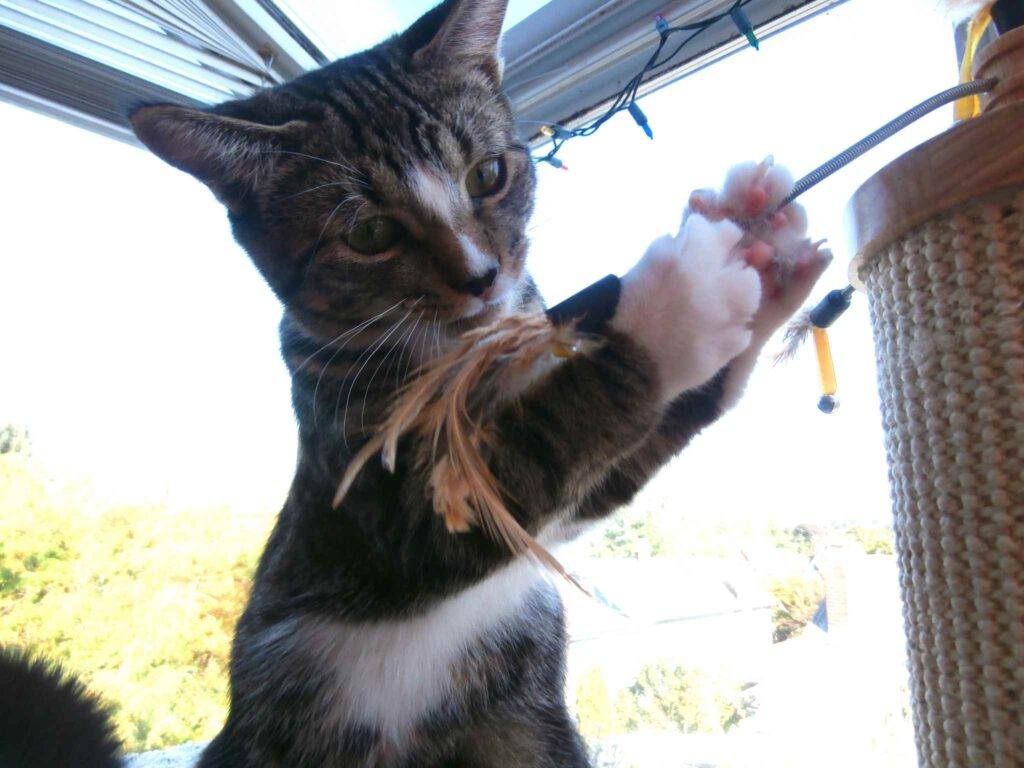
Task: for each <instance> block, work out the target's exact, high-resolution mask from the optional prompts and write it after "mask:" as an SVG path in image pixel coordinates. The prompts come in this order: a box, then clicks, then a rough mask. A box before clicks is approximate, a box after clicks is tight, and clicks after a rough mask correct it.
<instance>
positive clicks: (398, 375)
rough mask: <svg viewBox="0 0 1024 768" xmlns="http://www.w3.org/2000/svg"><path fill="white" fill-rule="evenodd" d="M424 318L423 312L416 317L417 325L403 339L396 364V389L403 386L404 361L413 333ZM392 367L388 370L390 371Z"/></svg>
mask: <svg viewBox="0 0 1024 768" xmlns="http://www.w3.org/2000/svg"><path fill="white" fill-rule="evenodd" d="M422 319H423V315H422V313H421V314H420V316H419V317H418V318H416V325H414V326H413V327H412V331H411V332H410V333H409V334H408V335H407V336H406V337H405V338H404V339H403V341H404V344H403V345H402V352H401V354H399V355H398V365H396V366H395V390H396V391H397V390H398V389H399V388H400V387H401V386H402V381H403V380H404V377H403V376H402V361H403V360H404V359H405V353H406V352H407V351H408V350H409V342H410V341H412V337H413V335H414V334H415V333H416V328H417V327H418V326H419V324H420V320H422ZM390 370H391V369H390V368H389V369H388V371H389V372H390Z"/></svg>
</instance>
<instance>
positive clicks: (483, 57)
mask: <svg viewBox="0 0 1024 768" xmlns="http://www.w3.org/2000/svg"><path fill="white" fill-rule="evenodd" d="M507 8H508V0H449V1H448V2H446V3H444V4H443V5H441V6H439V7H438V8H436V9H435V10H434V11H433V12H432V13H433V14H435V15H434V16H433V18H431V17H430V14H428V16H426V17H424V19H423V20H422V21H427V20H428V19H430V21H432V22H433V24H430V25H428V27H427V29H426V30H421V35H422V33H423V31H427V32H429V33H432V35H430V36H429V37H426V39H425V40H423V39H422V38H421V43H422V44H421V45H420V46H418V49H417V50H416V52H415V53H414V54H413V61H414V62H417V63H424V64H436V63H440V64H446V65H451V64H452V63H464V64H468V65H470V66H477V67H480V68H482V69H483V70H484V71H486V72H487V73H488V74H489V75H491V76H492V77H493V78H494V80H495V81H496V82H497V83H500V82H501V75H502V66H503V64H502V60H501V28H502V25H503V24H504V23H505V11H506V10H507ZM438 22H440V24H439V26H437V27H436V28H435V29H430V27H431V26H434V25H436V24H438ZM410 31H412V30H410ZM424 37H425V36H424Z"/></svg>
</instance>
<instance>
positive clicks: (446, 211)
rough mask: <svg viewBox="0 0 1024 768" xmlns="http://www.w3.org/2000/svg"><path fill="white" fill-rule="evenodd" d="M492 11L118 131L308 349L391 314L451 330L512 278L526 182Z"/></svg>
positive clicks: (457, 1)
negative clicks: (190, 189) (246, 265)
mask: <svg viewBox="0 0 1024 768" xmlns="http://www.w3.org/2000/svg"><path fill="white" fill-rule="evenodd" d="M506 4H507V0H448V1H447V2H445V3H443V4H442V5H440V6H438V7H437V8H435V9H434V10H432V11H430V12H428V13H427V14H426V15H424V16H423V17H422V18H421V19H420V20H419V21H417V22H416V23H415V24H414V25H413V26H412V27H410V28H409V29H408V30H407V31H405V32H404V33H402V34H401V35H398V36H396V37H393V38H391V39H389V40H387V41H385V42H383V43H381V44H380V45H378V46H376V47H375V48H372V49H370V50H368V51H365V52H363V53H359V54H356V55H354V56H350V57H348V58H345V59H341V60H339V61H336V62H334V63H333V64H330V65H328V66H326V67H324V68H322V69H320V70H317V71H315V72H310V73H308V74H306V75H303V76H302V77H299V78H297V79H296V80H294V81H292V82H290V83H287V84H285V85H282V86H279V87H276V88H272V89H268V90H265V91H262V92H260V93H257V94H256V95H254V96H252V97H251V98H248V99H244V100H240V101H233V102H228V103H225V104H221V105H219V106H217V107H213V108H212V109H208V110H199V109H190V108H186V107H179V106H171V105H155V106H146V107H142V108H140V109H137V110H135V111H134V112H133V113H132V115H131V121H132V125H133V126H134V128H135V132H136V135H137V136H138V137H139V139H141V140H142V142H143V143H144V144H146V146H148V147H149V148H150V149H151V150H152V151H153V152H155V153H156V154H157V155H159V156H160V157H161V158H163V159H164V160H166V161H167V162H168V163H170V164H171V165H174V166H176V167H178V168H180V169H182V170H184V171H187V172H188V173H190V174H192V175H193V176H195V177H196V178H198V179H200V180H201V181H203V182H204V183H205V184H207V185H208V186H209V187H210V188H211V189H212V190H213V192H214V193H215V194H216V196H217V197H218V198H219V199H220V200H221V201H222V202H223V203H224V205H225V206H226V207H227V208H228V212H229V217H230V220H231V223H232V227H233V229H234V233H235V237H236V238H237V240H238V241H239V243H241V245H242V246H243V247H244V248H245V249H246V250H247V251H248V252H249V254H250V256H251V257H252V259H253V261H254V262H255V263H256V265H257V267H258V268H259V269H260V271H261V272H262V273H263V275H264V276H265V277H266V279H267V281H268V282H269V283H270V285H271V287H272V288H273V289H274V291H275V292H276V293H277V295H278V296H279V297H280V298H281V300H282V301H283V302H284V304H285V306H286V308H287V310H288V312H289V313H290V314H291V315H292V316H293V317H294V318H295V319H296V320H297V321H298V322H300V323H301V324H302V325H303V326H304V327H306V328H307V329H308V330H309V331H310V332H312V333H313V334H314V335H317V336H325V337H326V336H327V335H329V334H333V333H336V332H337V330H338V329H339V328H342V329H343V328H344V327H345V326H346V325H350V324H351V322H352V321H353V320H358V319H362V318H365V317H370V316H372V315H374V314H376V313H378V312H380V311H381V310H383V309H385V308H387V307H389V306H391V305H394V304H396V303H397V302H401V301H405V302H406V305H407V306H409V305H411V304H412V303H413V302H419V303H418V304H417V307H418V309H420V310H427V311H428V312H430V313H432V314H433V313H436V316H437V317H438V319H443V320H447V321H449V322H452V323H457V324H459V325H462V326H464V325H466V324H470V323H472V322H474V320H478V319H483V318H485V317H487V316H489V315H491V314H493V313H494V312H495V311H497V310H498V309H499V308H501V307H508V306H510V305H511V304H512V303H513V302H515V301H516V300H517V299H518V296H519V293H520V291H521V289H522V288H523V285H524V281H525V279H526V278H525V275H524V270H523V262H524V259H525V255H526V235H525V230H526V224H527V220H528V218H529V216H530V213H531V210H532V205H533V192H534V182H535V180H534V169H533V166H532V163H531V161H530V156H529V154H528V153H527V150H526V148H525V147H524V146H523V145H522V144H520V143H519V142H518V141H517V140H516V138H515V132H514V130H513V121H512V113H511V109H510V107H509V104H508V101H507V100H506V98H505V97H504V95H503V94H502V91H501V59H500V53H499V41H500V35H501V27H502V22H503V20H504V14H505V6H506ZM430 316H431V315H428V317H430Z"/></svg>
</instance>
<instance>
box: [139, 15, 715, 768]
mask: <svg viewBox="0 0 1024 768" xmlns="http://www.w3.org/2000/svg"><path fill="white" fill-rule="evenodd" d="M504 6H505V2H503V1H502V0H448V2H445V3H443V4H442V5H441V6H439V7H438V8H436V9H435V10H433V11H431V12H429V13H428V14H426V15H425V16H424V17H423V18H422V19H421V20H420V21H419V22H417V23H416V24H415V25H414V26H413V27H411V28H410V29H409V30H408V31H407V32H405V33H403V34H402V35H400V36H398V37H395V38H393V39H391V40H388V41H385V42H384V43H382V44H381V45H379V46H377V47H375V48H372V49H370V50H368V51H365V52H363V53H359V54H356V55H354V56H351V57H349V58H346V59H342V60H340V61H337V62H335V63H333V64H330V65H328V66H326V67H324V68H323V69H321V70H318V71H315V72H311V73H309V74H307V75H304V76H302V77H300V78H298V79H296V80H295V81H293V82H291V83H288V84H285V85H282V86H279V87H276V88H274V89H270V90H266V91H263V92H260V93H258V94H256V95H255V96H253V97H252V98H249V99H246V100H243V101H237V102H230V103H227V104H223V105H221V106H218V107H215V108H213V109H211V110H208V111H199V110H193V109H188V108H182V107H172V106H167V105H155V106H148V107H143V108H141V109H139V110H137V111H136V112H134V113H133V115H132V120H133V124H134V126H135V129H136V132H137V134H138V135H139V137H140V138H141V139H142V141H144V142H145V143H146V144H147V145H148V146H150V148H152V149H153V151H154V152H156V153H157V154H158V155H160V156H161V157H163V158H164V159H165V160H167V161H168V162H169V163H171V164H173V165H175V166H177V167H179V168H181V169H183V170H185V171H187V172H189V173H192V174H193V175H195V176H196V177H198V178H200V179H201V180H203V181H204V182H205V183H207V184H208V185H209V186H210V187H211V189H212V190H213V191H214V193H215V194H216V195H217V197H218V198H219V199H220V200H221V201H223V202H224V204H225V205H226V207H227V209H228V213H229V218H230V222H231V225H232V227H233V230H234V233H235V236H236V238H237V240H238V241H239V243H241V244H242V246H243V247H244V248H245V249H246V250H247V251H248V253H249V254H250V256H251V257H252V259H253V261H254V262H255V264H256V265H257V267H258V268H259V269H260V271H261V272H262V274H263V275H264V276H265V278H266V280H267V282H268V284H269V285H270V287H271V288H272V289H273V290H274V291H275V293H276V294H277V295H278V296H279V297H280V299H281V301H282V302H283V304H284V307H285V311H284V317H283V320H282V322H281V340H282V350H283V355H284V360H285V363H286V365H287V366H288V369H289V370H290V371H291V373H292V375H293V405H294V408H295V412H296V415H297V418H298V425H299V436H300V456H299V461H298V466H297V469H296V475H295V480H294V483H293V485H292V489H291V492H290V494H289V496H288V499H287V501H286V503H285V505H284V508H283V510H282V512H281V514H280V517H279V519H278V522H277V525H276V527H275V529H274V531H273V533H272V535H271V537H270V539H269V541H268V543H267V547H266V550H265V552H264V554H263V557H262V559H261V561H260V564H259V567H258V570H257V573H256V577H255V583H254V586H253V590H252V595H251V598H250V601H249V604H248V606H247V608H246V610H245V613H244V615H243V616H242V618H241V620H240V621H239V624H238V627H237V631H236V636H235V641H234V647H233V659H232V668H231V709H230V713H229V716H228V720H227V723H226V725H225V727H224V730H223V731H222V732H221V734H220V735H219V736H218V737H217V739H215V740H214V742H213V743H212V744H211V746H210V747H209V749H208V750H207V751H206V753H205V755H204V757H203V759H202V762H201V766H202V768H243V767H244V768H257V767H258V768H305V767H306V766H318V767H321V766H322V767H323V768H328V767H329V768H343V767H347V766H352V767H355V766H360V767H362V766H380V767H381V768H392V767H394V768H405V767H406V766H408V767H411V766H427V767H429V766H438V767H440V766H479V767H480V768H483V767H484V766H535V767H536V768H543V767H547V766H550V767H552V768H553V767H554V766H586V765H588V761H587V757H586V752H585V749H584V746H583V744H582V741H581V740H580V738H579V736H578V734H577V732H576V729H575V726H574V724H573V722H572V721H571V719H570V717H569V714H568V712H567V709H566V706H565V701H564V696H563V690H562V689H563V685H564V675H565V629H564V619H563V615H562V608H561V604H560V602H559V600H558V597H557V593H556V592H555V591H554V590H553V589H552V587H551V586H550V585H549V584H547V583H546V582H545V581H544V580H542V579H541V578H540V577H539V576H538V575H537V574H536V573H535V572H534V571H533V570H531V569H530V568H529V567H528V565H527V564H525V563H522V562H510V555H509V553H508V552H507V550H506V549H505V548H504V547H502V546H500V545H498V544H496V543H495V542H494V541H492V540H490V539H489V538H488V537H487V536H486V535H484V534H482V533H481V532H479V531H471V532H469V533H466V534H463V535H459V536H454V535H452V534H450V533H449V532H448V531H447V530H445V527H444V524H443V521H441V520H440V519H439V518H438V517H437V516H436V515H435V514H434V511H433V510H432V509H431V508H430V505H429V503H428V498H427V493H426V487H427V474H426V473H427V472H428V471H429V468H428V466H427V465H428V464H429V461H426V454H427V453H428V452H429V450H428V447H427V446H421V445H406V446H404V447H403V449H402V450H401V451H400V452H399V457H398V459H399V460H398V466H397V468H396V471H395V472H394V473H393V474H388V473H386V472H384V471H383V469H382V468H380V467H379V466H374V465H371V466H369V467H368V468H367V469H366V470H365V471H364V472H363V474H362V475H361V476H360V478H359V480H358V482H357V483H356V484H355V485H354V487H353V488H352V489H351V491H350V493H349V496H348V497H347V498H346V500H345V503H344V505H343V506H342V508H341V509H340V510H338V511H337V512H335V511H333V510H332V509H331V499H332V495H333V492H334V489H335V487H336V485H337V483H338V480H339V479H340V477H341V476H342V474H343V471H344V469H345V466H346V463H347V462H348V460H349V458H350V457H351V456H352V454H353V452H354V451H355V450H357V449H358V447H359V445H360V444H361V442H362V441H363V440H365V437H366V434H367V432H366V430H367V429H368V428H369V427H370V426H371V425H373V424H374V423H375V422H376V421H377V420H378V419H379V417H380V415H381V413H382V412H383V408H384V407H385V405H386V403H387V402H388V399H389V398H390V397H391V396H392V394H393V393H394V392H395V390H396V388H397V387H398V386H399V385H400V384H401V383H402V382H403V381H405V380H406V377H407V376H408V374H409V371H410V370H412V369H414V368H415V367H416V365H417V364H418V363H419V362H421V361H423V360H424V359H426V358H427V357H429V356H432V355H435V354H438V353H439V352H440V351H441V350H443V349H444V348H445V347H446V345H447V344H448V343H449V340H450V339H452V338H453V337H454V336H455V335H457V334H458V333H459V332H461V331H463V330H465V329H467V328H470V327H473V326H474V325H476V324H478V323H480V322H483V321H484V320H487V319H489V318H492V317H493V316H494V315H495V314H497V313H501V312H507V311H509V310H510V309H513V308H523V309H531V308H539V307H540V306H541V303H540V298H539V296H538V295H537V292H536V290H535V288H534V287H533V283H532V281H531V280H530V278H529V276H528V275H527V273H526V272H525V265H524V261H525V256H526V248H527V239H526V225H527V222H528V219H529V217H530V215H531V212H532V206H533V194H534V183H535V182H534V170H533V166H532V163H531V162H530V157H529V154H528V152H527V148H526V147H524V146H523V145H522V144H520V143H519V142H518V141H517V140H516V138H515V132H514V130H513V120H512V113H511V110H510V107H509V104H508V101H507V100H506V98H505V96H504V95H503V93H502V92H501V88H500V75H501V66H500V58H499V54H498V31H499V30H500V28H501V19H502V16H503V13H504ZM493 157H501V158H503V159H504V163H505V176H504V178H503V185H502V186H501V188H500V190H499V191H497V192H496V193H495V194H493V195H492V196H489V197H485V198H482V199H472V198H470V197H469V196H468V195H467V193H466V187H465V184H464V180H465V178H466V176H467V174H468V173H470V172H472V169H473V168H474V166H475V164H476V163H478V162H480V161H481V160H486V159H487V158H493ZM378 215H387V216H391V217H394V218H395V219H396V220H398V221H399V222H400V223H401V225H402V227H403V228H404V231H405V235H404V236H403V238H402V239H401V240H400V241H399V242H398V243H397V244H396V245H395V246H394V247H393V248H392V249H390V250H389V251H388V252H387V253H384V254H380V255H378V256H372V257H367V256H365V255H360V254H359V253H357V252H355V251H354V250H353V249H352V248H351V247H349V245H348V243H347V233H349V232H350V230H351V228H352V227H353V225H354V224H356V223H358V222H359V221H361V220H363V219H365V218H366V217H368V216H378ZM491 267H494V268H495V269H496V270H497V272H496V275H495V276H492V277H491V278H490V279H492V280H493V281H494V282H493V285H491V286H490V287H489V288H486V290H481V283H480V281H481V280H485V278H486V277H487V275H488V270H490V269H491ZM658 370H659V369H658V366H656V365H655V362H654V361H653V360H652V358H651V357H650V355H649V354H648V352H647V351H645V350H644V348H643V346H642V345H641V344H638V343H636V342H635V341H634V340H632V339H631V338H630V337H629V336H627V335H625V334H624V333H619V332H617V331H614V330H610V331H609V332H608V334H607V338H606V339H605V343H604V344H602V345H600V346H599V348H598V349H597V350H596V351H594V352H593V353H592V354H587V355H582V356H578V357H576V358H573V359H571V360H568V361H565V362H564V363H562V364H561V365H559V366H557V367H554V368H553V369H552V370H550V371H548V372H545V374H544V375H542V376H540V377H539V378H538V380H537V381H536V382H534V383H533V385H532V386H530V387H528V388H527V389H526V390H525V391H524V392H523V393H522V394H521V396H520V397H519V398H518V399H517V400H516V401H515V402H510V403H508V404H506V405H505V406H503V407H497V408H495V415H494V419H493V423H492V424H491V425H490V427H491V430H492V433H493V435H494V437H495V445H496V446H497V448H496V449H495V451H494V455H493V456H492V459H491V468H492V471H493V472H494V474H495V475H496V477H497V478H498V480H499V482H500V484H501V487H503V488H509V489H514V490H515V494H514V498H511V499H509V507H510V509H511V510H512V512H513V514H515V515H516V517H517V519H518V520H519V521H520V522H521V524H522V525H523V526H524V527H525V528H526V529H527V530H528V531H530V533H531V534H533V535H536V536H539V537H540V539H541V540H542V541H544V540H545V539H548V540H551V541H554V540H557V539H560V538H564V537H565V536H566V535H568V534H567V532H570V531H575V530H578V529H579V528H580V527H581V524H582V523H585V522H588V521H591V520H594V519H598V518H601V517H603V516H605V515H607V514H609V513H610V512H611V511H612V510H613V509H615V508H616V507H617V506H619V505H621V504H623V503H626V502H628V501H629V500H630V499H631V498H632V496H633V495H634V494H635V493H636V492H637V491H638V490H639V488H640V487H641V486H642V485H643V484H644V483H645V482H646V480H647V479H648V478H649V477H650V475H651V473H652V472H654V471H655V470H656V469H657V468H658V467H660V466H661V465H662V464H663V463H664V462H665V461H666V460H667V459H668V458H670V457H671V456H673V455H674V454H675V453H676V452H678V451H679V450H680V449H681V448H682V447H683V446H684V445H685V444H686V443H687V442H688V441H689V439H690V438H691V437H692V436H693V435H694V434H695V433H696V432H697V431H699V430H700V429H702V428H703V427H704V426H706V425H707V424H709V423H710V422H711V421H713V420H714V419H715V418H717V416H718V415H719V412H720V408H719V402H720V399H721V397H722V393H723V390H724V388H725V386H726V383H727V375H726V374H725V373H724V372H722V373H719V375H717V376H716V377H714V378H713V379H712V380H711V381H710V382H707V383H705V384H703V385H701V386H697V387H696V388H693V387H694V385H696V384H700V382H699V381H695V380H694V381H690V380H687V382H688V383H687V387H688V391H687V392H684V393H683V394H682V395H681V396H679V397H675V398H669V399H670V400H671V402H669V403H666V402H665V389H664V388H663V387H662V386H661V383H659V381H658ZM705 377H706V375H704V376H701V378H702V379H703V378H705ZM673 394H674V393H673Z"/></svg>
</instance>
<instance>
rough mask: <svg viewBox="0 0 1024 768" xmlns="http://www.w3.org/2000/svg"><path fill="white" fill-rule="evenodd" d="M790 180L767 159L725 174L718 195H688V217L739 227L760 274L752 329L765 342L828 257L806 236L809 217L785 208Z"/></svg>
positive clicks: (706, 192) (746, 254) (804, 295)
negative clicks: (760, 294) (759, 301)
mask: <svg viewBox="0 0 1024 768" xmlns="http://www.w3.org/2000/svg"><path fill="white" fill-rule="evenodd" d="M792 190H793V177H792V175H791V174H790V173H789V171H787V170H786V169H785V168H783V167H781V166H778V165H775V162H774V160H772V159H771V158H768V159H767V160H765V161H764V162H761V163H742V164H740V165H737V166H735V167H734V168H733V169H732V170H730V171H729V174H728V176H727V177H726V180H725V184H724V186H723V187H722V190H721V191H715V190H706V189H704V190H698V191H697V192H694V193H693V194H692V195H691V196H690V206H689V210H688V212H687V214H686V215H687V217H688V216H690V215H692V214H699V215H700V216H702V217H705V218H708V219H710V220H712V221H732V222H734V223H735V224H737V225H738V226H739V227H740V228H742V230H743V232H744V235H743V239H742V241H741V244H740V245H741V248H742V249H743V253H744V258H745V259H746V260H747V262H748V263H749V264H750V265H751V266H753V267H754V268H755V269H757V271H758V272H759V273H760V274H761V279H762V303H761V307H760V309H759V310H758V312H757V314H756V316H755V318H754V322H753V325H752V328H753V331H754V336H755V343H763V342H764V341H765V340H767V338H768V337H769V336H771V334H772V333H773V332H774V331H775V330H776V329H777V328H779V326H781V325H782V324H783V323H784V322H785V321H786V319H787V318H789V317H790V315H792V314H793V313H794V312H796V310H797V309H799V307H800V305H801V304H802V303H803V302H804V301H805V300H806V298H807V296H808V295H809V293H810V291H811V289H812V288H813V287H814V284H815V282H817V280H818V278H819V277H820V276H821V274H822V273H823V272H824V271H825V268H826V267H827V266H828V264H829V262H830V261H831V259H832V254H831V253H829V251H828V250H826V249H824V248H822V242H817V243H813V242H811V241H810V240H809V239H808V238H807V214H806V213H805V211H804V209H803V207H802V206H801V205H799V204H797V203H789V204H788V205H785V206H783V205H782V203H783V202H784V201H785V200H786V198H787V197H788V196H789V194H790V193H791V192H792Z"/></svg>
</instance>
